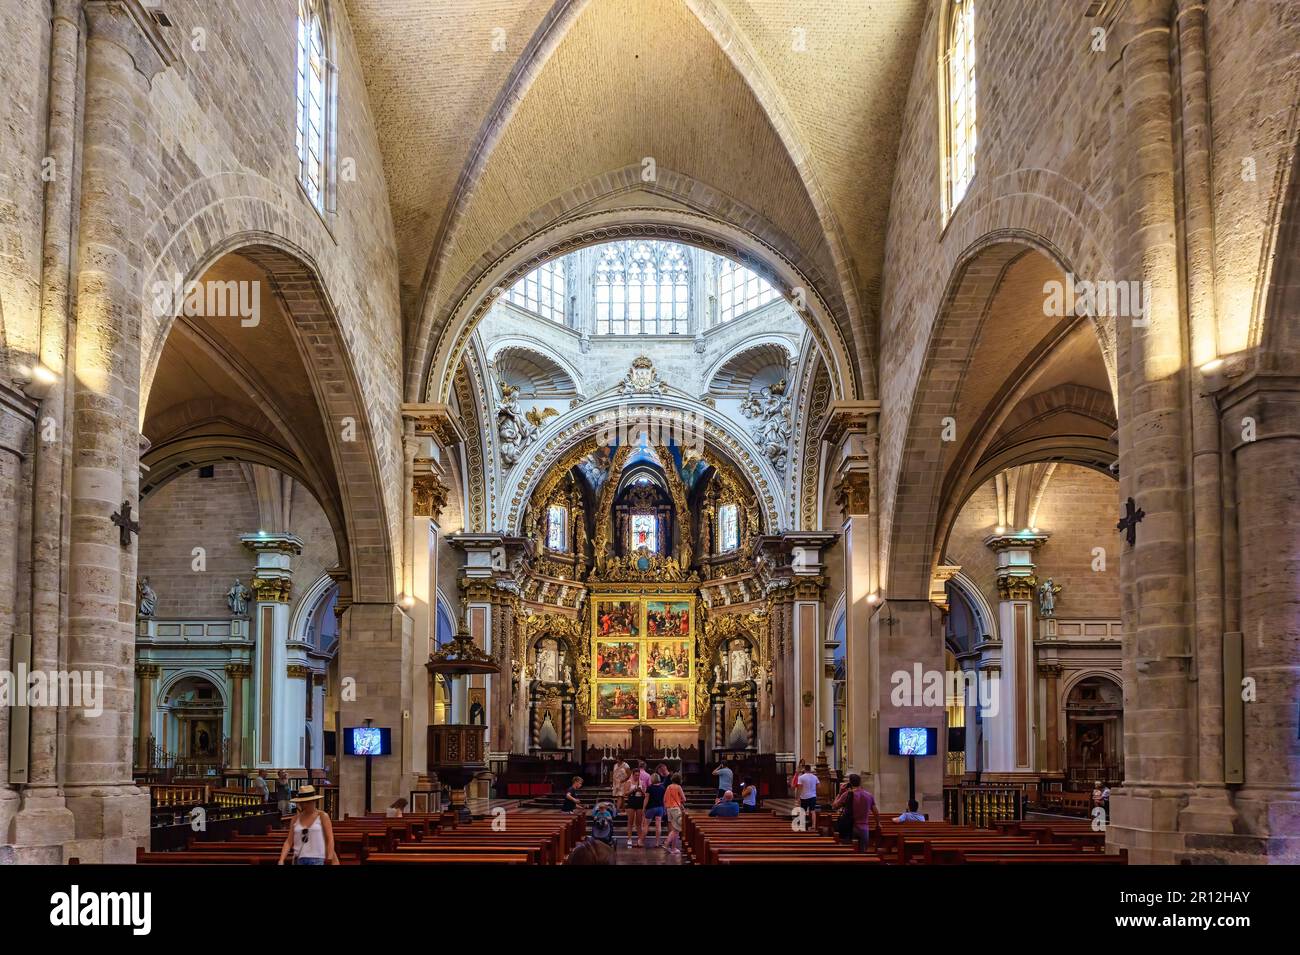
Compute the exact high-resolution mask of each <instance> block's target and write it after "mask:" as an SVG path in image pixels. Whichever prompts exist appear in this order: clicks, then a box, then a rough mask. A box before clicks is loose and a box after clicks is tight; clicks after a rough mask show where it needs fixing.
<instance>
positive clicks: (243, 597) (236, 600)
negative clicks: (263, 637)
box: [226, 577, 253, 617]
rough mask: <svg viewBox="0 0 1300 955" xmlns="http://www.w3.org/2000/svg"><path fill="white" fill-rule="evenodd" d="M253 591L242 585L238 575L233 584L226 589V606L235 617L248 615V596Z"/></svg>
mask: <svg viewBox="0 0 1300 955" xmlns="http://www.w3.org/2000/svg"><path fill="white" fill-rule="evenodd" d="M252 595H253V592H252V591H251V590H249V589H248V588H247V587H245V586H244V585H243V583H242V582H241V581H240V579H239V578H238V577H236V578H235V583H234V585H233V586H232V587H231V588H230V589H229V590H227V591H226V606H227V607H229V608H230V612H231V613H232V614H234V615H235V616H236V617H246V616H248V598H249V597H251V596H252Z"/></svg>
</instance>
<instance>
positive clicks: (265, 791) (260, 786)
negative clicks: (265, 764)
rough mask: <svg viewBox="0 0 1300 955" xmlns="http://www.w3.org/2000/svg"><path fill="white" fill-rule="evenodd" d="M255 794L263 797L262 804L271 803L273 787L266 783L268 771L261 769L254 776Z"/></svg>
mask: <svg viewBox="0 0 1300 955" xmlns="http://www.w3.org/2000/svg"><path fill="white" fill-rule="evenodd" d="M253 792H254V794H256V795H258V796H261V797H262V802H269V801H270V799H271V787H270V786H269V785H268V784H267V782H266V770H265V769H259V770H258V771H257V772H256V773H254V774H253Z"/></svg>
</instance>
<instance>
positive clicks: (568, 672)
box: [560, 654, 573, 686]
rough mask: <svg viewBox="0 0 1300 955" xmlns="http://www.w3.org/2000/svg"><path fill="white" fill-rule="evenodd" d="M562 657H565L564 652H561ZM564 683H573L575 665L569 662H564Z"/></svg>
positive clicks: (568, 684) (567, 684)
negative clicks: (572, 665)
mask: <svg viewBox="0 0 1300 955" xmlns="http://www.w3.org/2000/svg"><path fill="white" fill-rule="evenodd" d="M560 659H564V654H560ZM564 685H565V686H572V685H573V667H571V666H569V665H568V664H567V663H566V664H564Z"/></svg>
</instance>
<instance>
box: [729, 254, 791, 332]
mask: <svg viewBox="0 0 1300 955" xmlns="http://www.w3.org/2000/svg"><path fill="white" fill-rule="evenodd" d="M718 263H719V269H718V323H719V324H721V323H722V322H729V321H731V320H732V319H733V318H739V317H740V316H741V315H744V314H745V313H746V312H752V311H753V310H754V309H756V308H758V307H760V306H762V305H766V304H767V303H768V302H770V301H772V300H773V299H776V298H779V297H780V294H781V293H780V292H778V291H777V290H776V289H774V288H772V286H771V285H770V284H768V281H767V280H766V279H764V278H763V277H762V276H761V275H759V274H758V273H756V272H752V271H750V270H749V269H747V268H745V267H744V266H743V265H741V264H740V263H739V262H733V261H731V259H725V258H721V257H719V259H718Z"/></svg>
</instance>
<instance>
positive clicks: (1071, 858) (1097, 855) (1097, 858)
mask: <svg viewBox="0 0 1300 955" xmlns="http://www.w3.org/2000/svg"><path fill="white" fill-rule="evenodd" d="M960 862H961V864H963V865H964V864H967V863H970V864H975V865H1019V864H1030V865H1128V854H1127V853H1126V852H1125V853H1121V854H1120V855H1110V854H1108V853H1104V852H1043V853H1024V854H1020V853H1005V852H969V853H964V854H963V855H962V857H961V859H960Z"/></svg>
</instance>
